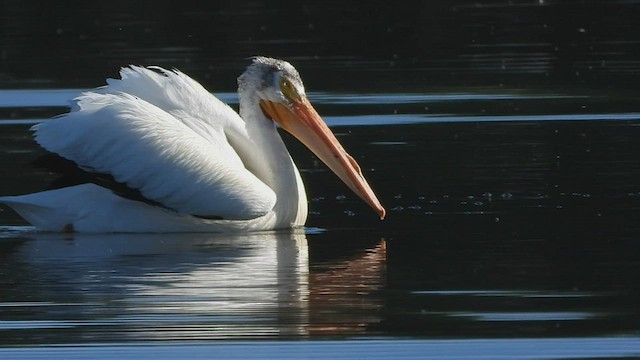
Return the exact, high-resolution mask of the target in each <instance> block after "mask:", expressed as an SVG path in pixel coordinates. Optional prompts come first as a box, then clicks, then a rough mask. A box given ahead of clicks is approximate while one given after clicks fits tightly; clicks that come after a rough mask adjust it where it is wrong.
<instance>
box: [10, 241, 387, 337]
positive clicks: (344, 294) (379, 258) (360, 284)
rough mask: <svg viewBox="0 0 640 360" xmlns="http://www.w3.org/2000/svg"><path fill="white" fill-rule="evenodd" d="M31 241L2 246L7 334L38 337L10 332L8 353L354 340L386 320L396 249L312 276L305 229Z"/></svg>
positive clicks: (358, 255) (357, 256)
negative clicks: (47, 344)
mask: <svg viewBox="0 0 640 360" xmlns="http://www.w3.org/2000/svg"><path fill="white" fill-rule="evenodd" d="M21 234H22V235H20V234H16V235H19V236H21V237H22V238H6V239H3V240H2V241H0V245H2V246H3V248H2V250H3V251H2V255H3V257H2V260H3V264H4V265H5V267H6V268H7V269H11V271H7V272H5V274H4V278H3V280H4V281H5V282H6V283H8V284H13V286H11V287H6V288H5V289H3V291H2V292H0V303H3V302H4V303H7V302H10V303H12V304H13V305H12V307H11V311H10V312H5V314H6V316H5V317H4V318H3V319H2V321H1V322H2V328H3V329H5V330H7V329H11V328H10V326H15V328H24V327H30V328H31V329H34V330H38V331H30V332H28V333H25V332H7V331H5V334H4V338H3V341H4V342H5V343H7V344H10V343H12V341H20V342H26V343H38V342H40V341H42V339H43V338H46V339H48V340H47V341H53V342H57V341H58V340H59V339H64V341H65V342H69V341H71V342H75V341H81V340H82V339H85V340H86V339H90V340H91V339H102V340H105V341H109V340H114V341H115V340H117V341H120V340H123V339H138V340H149V339H214V338H238V337H264V336H293V337H297V336H303V337H306V336H309V335H311V336H313V335H318V334H323V335H348V334H356V333H366V332H367V331H370V329H371V326H375V324H377V323H379V322H380V321H381V316H382V315H381V312H380V309H381V307H382V306H383V305H384V301H383V297H382V295H381V289H382V288H383V287H384V279H385V277H386V270H385V269H386V266H385V264H386V261H385V248H384V241H381V242H380V243H378V244H377V245H373V246H372V247H369V246H371V245H372V244H370V245H367V247H366V248H360V247H358V249H357V251H355V252H354V251H352V250H353V248H352V249H351V250H350V251H349V252H348V255H347V254H341V251H340V249H338V251H334V252H332V254H333V255H334V256H337V257H336V258H332V259H328V260H327V259H325V260H323V261H319V262H316V263H314V264H311V265H310V264H309V250H308V249H309V247H308V243H307V235H305V233H304V232H303V231H301V230H298V229H296V230H292V231H289V230H287V231H277V232H252V233H248V234H244V233H243V234H237V233H236V234H202V233H198V234H58V233H29V232H22V233H21ZM27 238H32V239H27ZM315 240H317V241H315V246H319V244H318V243H324V241H323V240H325V239H315ZM320 246H321V247H325V249H327V248H329V247H330V246H328V245H326V244H320ZM345 255H347V256H346V257H345ZM5 310H6V309H5ZM15 314H21V315H19V316H17V317H14V316H13V315H15ZM47 329H55V330H52V331H47ZM65 329H68V331H66V330H65Z"/></svg>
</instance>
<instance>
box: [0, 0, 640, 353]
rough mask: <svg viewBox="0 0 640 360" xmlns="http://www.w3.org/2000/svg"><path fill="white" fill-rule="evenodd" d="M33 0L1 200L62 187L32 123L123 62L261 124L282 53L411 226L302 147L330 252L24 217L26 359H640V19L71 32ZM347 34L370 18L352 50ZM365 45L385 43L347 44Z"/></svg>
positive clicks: (7, 83)
mask: <svg viewBox="0 0 640 360" xmlns="http://www.w3.org/2000/svg"><path fill="white" fill-rule="evenodd" d="M11 3H12V2H10V1H9V2H6V5H3V6H4V8H5V9H4V10H7V11H6V12H4V13H3V15H0V16H2V17H3V20H4V21H3V26H4V35H2V36H0V37H1V41H2V42H3V44H5V45H6V46H4V48H3V57H2V59H1V60H0V61H1V62H2V64H3V67H2V69H1V70H0V72H2V77H3V78H2V82H0V84H1V85H2V87H3V88H4V89H5V90H0V174H2V176H0V194H2V195H4V194H20V193H28V192H33V191H38V190H41V189H43V188H44V187H46V186H47V184H48V183H49V182H50V181H52V180H53V179H54V178H55V176H54V175H53V174H49V173H45V172H42V171H40V170H37V169H34V168H32V167H30V166H29V163H30V162H31V161H32V160H33V159H35V158H37V157H38V156H39V155H41V154H42V151H41V150H40V149H38V147H37V146H36V145H35V143H34V142H33V140H32V139H31V136H30V134H29V131H28V128H29V126H30V125H31V124H33V123H37V122H40V121H44V120H45V119H47V118H48V117H50V116H53V115H55V114H58V113H61V112H64V111H66V108H65V104H66V101H67V99H69V98H71V97H73V96H74V95H75V94H77V92H78V91H80V90H79V89H82V88H86V87H91V86H97V85H101V84H103V81H104V80H103V78H104V77H108V76H115V74H116V69H117V68H118V67H119V66H121V65H124V64H127V63H142V64H149V63H154V64H161V65H164V66H167V67H178V68H181V69H183V70H185V71H187V72H188V73H190V74H191V75H192V76H194V77H195V78H196V79H197V80H200V81H202V82H203V83H204V84H205V85H206V86H207V87H208V88H210V89H211V90H213V91H214V92H216V94H217V95H219V97H220V98H222V99H223V100H225V101H228V102H230V103H231V104H232V106H236V105H237V104H236V102H237V99H236V96H235V95H234V94H233V93H232V92H230V91H232V90H233V87H234V81H235V80H234V78H235V76H237V75H238V74H239V72H241V71H242V67H243V66H245V65H246V61H245V60H242V57H245V56H249V55H254V54H256V53H261V54H267V55H275V56H280V57H287V58H291V59H292V61H293V62H294V63H295V64H296V65H300V66H298V67H299V68H300V70H301V73H302V76H303V78H304V79H305V80H307V82H306V83H307V88H308V91H309V97H310V99H311V100H312V102H313V103H314V104H315V105H316V107H317V109H318V111H319V112H320V113H321V114H322V115H323V116H324V118H325V120H326V121H327V122H328V123H329V125H330V126H331V127H332V129H333V131H334V132H335V133H336V134H337V135H338V137H339V139H340V141H341V142H342V143H343V144H344V145H345V147H346V148H347V149H348V150H349V152H350V153H351V154H352V155H354V157H355V158H356V159H357V160H358V162H359V163H360V164H361V165H362V166H363V171H365V172H366V173H367V177H368V178H369V179H370V182H371V184H372V185H373V187H374V189H375V190H376V192H377V193H378V194H379V195H380V199H381V201H382V203H383V204H384V205H385V206H386V207H387V209H388V211H389V214H388V217H387V219H386V220H384V221H382V222H381V221H379V220H377V218H376V216H375V214H374V213H373V212H372V211H371V210H370V209H368V208H367V207H366V206H365V205H364V204H362V203H361V201H359V200H358V199H357V198H355V196H353V195H352V194H351V193H350V192H349V191H348V189H347V188H346V187H345V186H344V185H343V184H341V183H340V181H339V180H338V179H337V178H336V177H335V176H334V175H333V174H332V173H331V172H330V171H328V170H327V169H326V168H325V167H324V166H323V165H321V164H319V163H318V161H317V160H316V159H315V158H314V157H313V156H312V155H311V154H310V153H309V152H308V151H307V150H306V149H305V148H304V147H303V146H302V145H300V144H298V143H297V142H296V141H295V140H294V139H292V138H290V137H289V136H287V135H286V134H284V135H283V136H284V137H285V140H286V141H287V144H288V146H289V149H290V151H291V153H292V156H293V157H294V159H295V161H296V163H297V164H298V167H299V168H300V170H301V173H302V176H303V178H304V180H305V183H306V186H307V191H308V195H309V199H310V211H311V212H310V216H309V220H308V222H307V226H308V227H307V229H305V231H294V232H290V231H283V232H273V233H259V234H237V235H216V234H197V235H176V234H166V235H81V234H73V235H58V234H42V233H37V232H35V231H33V229H31V228H29V227H28V226H27V224H26V223H24V222H23V221H22V220H21V219H20V218H19V217H18V216H17V215H16V214H15V213H13V212H11V211H10V210H9V209H8V208H6V207H1V208H0V226H1V227H0V357H7V358H52V357H54V358H87V357H92V358H114V357H119V358H122V357H128V358H132V357H142V358H149V357H154V358H175V357H181V356H183V355H184V354H189V355H190V356H191V357H194V358H208V357H211V356H218V357H223V358H238V357H256V358H257V357H260V358H300V357H310V358H315V357H317V358H323V357H324V358H326V357H332V358H343V357H354V356H358V357H362V358H365V357H366V358H397V357H398V356H399V355H403V356H405V357H406V358H434V359H442V358H445V359H447V358H448V359H474V358H478V357H485V358H495V357H496V356H497V355H499V356H502V358H520V359H559V358H633V357H639V356H640V337H639V335H640V325H639V324H640V308H639V307H638V304H639V303H640V285H638V284H640V260H638V259H639V257H638V254H639V253H640V242H639V238H640V160H639V155H640V142H639V141H638V139H640V105H639V103H638V101H637V100H636V99H637V94H638V92H637V90H635V89H634V85H633V83H634V81H635V80H637V76H638V74H640V66H638V64H640V63H639V62H638V59H639V57H638V48H637V44H638V43H640V39H639V38H638V35H637V34H638V32H634V31H632V30H633V29H635V27H637V25H636V23H635V22H634V21H632V19H635V17H634V14H635V13H636V12H635V11H636V10H637V9H638V4H637V3H636V2H633V1H624V2H622V1H618V2H611V3H607V4H608V5H607V4H605V3H603V2H588V3H584V2H563V3H560V2H547V1H541V2H538V1H536V2H525V1H522V2H509V3H505V4H502V3H482V2H479V3H470V2H463V1H459V2H453V3H449V2H425V3H417V2H416V3H411V4H412V5H413V7H410V6H409V5H406V6H405V7H397V8H396V7H389V6H388V5H386V6H387V7H385V6H382V5H380V6H379V7H378V8H374V7H368V8H367V10H366V11H356V9H357V10H361V8H358V7H356V6H355V5H353V6H352V5H349V6H344V7H333V8H331V7H327V8H326V9H324V8H323V9H319V8H318V6H314V5H311V4H302V5H300V6H295V7H287V6H285V5H284V4H279V3H278V4H276V5H274V7H273V8H269V7H268V6H267V5H265V4H262V3H260V2H255V3H252V5H250V6H249V5H247V6H246V7H244V6H240V5H238V6H230V7H226V8H225V7H221V6H220V5H209V6H207V7H206V8H197V7H195V5H194V7H190V5H188V4H186V5H184V7H183V8H181V9H179V10H175V9H173V8H171V9H170V8H168V7H165V6H164V5H163V3H158V6H157V9H156V10H157V11H154V12H144V11H143V9H144V8H143V5H142V4H138V3H136V2H132V3H131V4H130V5H127V6H126V7H122V8H117V7H115V6H114V7H113V8H111V7H110V8H109V9H101V11H96V9H93V8H90V7H88V6H85V7H83V6H77V7H75V8H74V9H73V10H72V9H66V10H67V12H65V13H64V14H65V15H64V16H63V17H61V18H58V17H55V18H54V17H50V16H48V13H50V12H52V11H58V10H54V9H47V8H46V6H49V5H46V4H42V5H38V6H35V5H33V6H29V4H28V3H27V4H24V3H22V5H20V6H18V2H15V3H13V4H11ZM76 5H77V4H76ZM51 6H53V5H51ZM56 6H58V5H56ZM110 6H111V5H110ZM285 8H286V9H288V10H284V9H285ZM376 9H377V10H376ZM135 14H138V15H137V16H136V15H135ZM140 14H144V15H140ZM264 14H268V15H269V16H266V15H264ZM300 14H302V15H300ZM297 15H300V16H297ZM565 15H566V16H565ZM210 17H214V18H215V19H216V20H217V21H215V22H213V21H209V19H210ZM336 17H337V18H340V19H343V20H345V19H351V20H352V21H351V22H344V21H343V22H340V25H337V28H336V29H333V30H334V31H333V32H332V31H329V29H328V25H326V24H328V21H329V20H328V19H333V18H336ZM240 18H242V19H252V21H249V22H246V23H243V24H246V26H237V27H236V28H233V25H234V24H237V22H235V20H237V19H240ZM274 19H292V20H291V21H290V22H288V23H286V24H285V25H283V24H280V25H278V24H279V23H278V22H277V21H275V20H274ZM71 20H73V21H71ZM205 24H206V26H205ZM383 25H384V27H382V28H380V26H383ZM418 25H419V26H418ZM456 25H459V26H456ZM358 26H359V27H364V28H366V29H368V30H369V32H368V34H369V36H370V38H371V39H375V40H376V41H377V44H378V46H367V45H368V44H367V43H366V41H364V39H365V37H364V35H362V34H360V35H358V34H356V33H354V32H353V31H345V30H346V29H347V28H350V27H358ZM287 29H295V30H296V31H294V32H287V31H286V30H287ZM301 29H306V30H304V31H303V30H301ZM605 30H606V31H605ZM337 33H339V34H341V35H342V36H338V35H336V34H337ZM25 39H28V40H30V41H32V43H30V44H29V43H27V42H25V41H24V40H25ZM416 39H425V40H424V41H422V42H420V41H418V42H417V41H416ZM472 40H473V41H472ZM43 44H48V45H47V46H45V45H43ZM413 44H419V46H413ZM178 45H180V46H181V47H180V46H178ZM54 49H56V50H55V51H54ZM45 58H46V59H47V60H48V61H45V62H44V63H43V62H42V59H45ZM36 64H37V65H38V66H35V65H36ZM76 89H78V90H76ZM217 91H228V92H222V93H219V92H217ZM301 340H302V341H301Z"/></svg>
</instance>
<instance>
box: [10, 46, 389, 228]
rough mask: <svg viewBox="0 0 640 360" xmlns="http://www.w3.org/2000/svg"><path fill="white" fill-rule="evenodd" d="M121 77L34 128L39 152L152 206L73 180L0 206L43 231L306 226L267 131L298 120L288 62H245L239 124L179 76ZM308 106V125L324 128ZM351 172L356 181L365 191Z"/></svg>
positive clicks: (299, 188)
mask: <svg viewBox="0 0 640 360" xmlns="http://www.w3.org/2000/svg"><path fill="white" fill-rule="evenodd" d="M120 75H121V79H117V80H114V79H110V80H108V81H107V83H108V85H107V86H104V87H101V88H98V89H95V90H94V91H89V92H85V93H83V94H82V95H80V96H79V97H78V98H76V99H75V104H74V106H73V108H72V111H71V112H69V113H67V114H64V115H61V116H59V117H57V118H54V119H52V120H49V121H46V122H44V123H41V124H38V125H36V126H34V127H33V128H32V129H33V131H34V136H35V139H36V141H37V142H38V144H40V145H41V146H42V147H43V148H45V149H46V150H48V151H50V152H53V153H56V154H58V155H60V156H62V157H64V158H66V159H68V160H71V161H73V162H75V163H76V164H77V165H78V166H79V167H80V168H82V169H83V170H85V171H88V172H95V173H104V174H109V175H111V176H113V178H114V179H115V180H116V181H118V182H120V183H124V184H126V185H127V186H128V187H130V188H132V189H136V190H138V191H139V192H140V193H141V194H142V195H143V196H144V197H145V198H147V199H148V200H150V201H149V202H141V201H135V200H130V199H127V198H124V197H121V196H119V195H117V194H115V193H114V192H112V191H111V190H109V189H107V188H104V187H101V186H99V185H96V184H82V185H77V186H72V187H67V188H62V189H56V190H49V191H44V192H40V193H35V194H29V195H23V196H7V197H1V198H0V202H3V203H5V204H8V205H10V206H11V207H12V208H14V209H15V210H16V211H17V212H18V213H20V214H21V215H22V216H23V217H25V218H26V219H27V220H28V221H30V222H31V223H32V224H33V225H35V226H36V227H38V228H41V229H43V230H51V231H60V230H66V231H70V230H74V231H85V232H114V231H120V232H122V231H124V232H171V231H178V232H185V231H239V230H240V231H255V230H268V229H276V228H286V227H296V226H301V225H303V224H304V222H305V220H306V215H307V204H306V195H305V192H304V187H303V184H302V181H301V178H300V175H299V173H298V171H297V169H296V167H295V165H294V163H293V161H292V160H291V157H290V156H289V153H288V152H287V150H286V148H285V146H284V143H283V142H282V140H281V138H280V136H279V135H278V133H277V130H276V128H275V124H274V121H278V122H280V121H279V120H280V119H279V118H280V117H284V118H287V119H289V117H291V118H292V119H293V118H296V115H300V114H299V113H296V109H297V108H296V106H301V105H300V104H301V103H300V101H301V100H300V99H303V100H302V101H303V102H304V104H308V101H306V96H305V94H304V87H303V86H302V82H301V80H300V78H299V75H298V74H297V71H296V70H295V69H294V68H293V67H292V66H291V65H290V64H288V63H286V62H284V61H280V60H274V59H267V58H256V59H255V60H254V63H253V64H252V65H251V66H250V67H249V68H248V69H247V71H246V72H245V73H244V74H243V75H242V76H241V77H240V79H239V85H240V86H239V95H240V115H241V116H239V115H238V114H237V113H236V112H235V111H233V110H232V109H231V108H230V107H229V106H227V105H226V104H224V103H222V102H221V101H220V100H218V99H217V98H216V97H214V96H213V95H211V94H210V93H209V92H207V91H206V90H205V89H204V88H203V87H202V86H201V85H200V84H198V83H197V82H196V81H194V80H193V79H191V78H189V77H188V76H186V75H185V74H183V73H181V72H179V71H168V70H164V69H162V68H158V67H151V68H143V67H137V66H131V67H128V68H124V69H122V71H121V73H120ZM283 79H284V80H283ZM285 81H286V82H287V83H286V84H285V83H284V82H285ZM291 84H293V86H291ZM285 85H289V86H288V87H283V86H285ZM269 104H270V105H269ZM304 104H303V105H304ZM269 106H271V107H269ZM265 109H267V110H265ZM268 109H272V110H268ZM283 109H285V110H283ZM287 109H288V110H287ZM308 109H311V110H308ZM308 109H306V108H305V111H310V114H311V118H312V122H313V121H318V120H319V121H320V122H321V123H322V124H321V125H322V126H324V127H325V128H326V125H324V123H323V122H322V121H321V120H320V118H319V117H318V116H317V113H315V111H313V109H312V108H311V106H310V104H309V105H308ZM287 111H289V112H287ZM269 112H271V113H269ZM314 114H315V115H314ZM306 117H309V115H308V114H307V113H306V112H305V113H304V114H302V118H300V116H298V121H300V120H301V121H302V122H305V121H306V120H305V118H306ZM316 117H317V119H316ZM314 124H315V123H314ZM283 127H285V128H286V126H283ZM327 130H328V129H327ZM305 131H306V130H305ZM310 131H311V130H310ZM313 131H315V130H313ZM292 133H293V132H292ZM294 135H296V136H297V135H298V134H295V133H294ZM331 136H332V135H331ZM333 139H334V140H335V137H334V138H333ZM327 141H329V142H328V143H327V144H326V147H327V149H320V150H318V149H313V148H312V146H309V144H307V146H309V147H310V148H312V150H314V151H317V150H318V151H321V152H322V151H324V152H327V153H329V152H331V151H333V152H335V151H338V152H340V151H341V152H342V153H344V155H343V154H342V153H340V154H338V155H330V156H329V157H332V156H335V157H339V156H348V155H347V154H346V152H344V150H343V149H342V147H341V146H339V144H338V145H337V148H335V147H336V145H335V144H337V140H335V144H334V143H332V141H333V140H331V139H329V140H327ZM325 142H326V141H325ZM319 147H320V148H323V147H325V145H323V144H321V145H320V146H319ZM334 148H335V149H334ZM331 154H333V153H331ZM349 161H351V160H349ZM355 166H356V167H357V165H355ZM332 169H333V167H332ZM334 171H336V170H335V169H334ZM346 171H348V172H350V171H354V170H353V169H350V168H347V169H346ZM337 173H338V171H337ZM357 173H358V174H356V175H352V176H355V181H356V183H359V182H360V181H363V182H364V184H365V185H366V188H368V185H367V184H366V181H364V178H363V177H362V174H361V173H360V172H359V168H358V169H357ZM339 175H341V177H342V176H346V175H344V174H339ZM348 184H349V183H348ZM350 186H351V187H352V188H353V186H352V185H350ZM369 191H370V189H369ZM356 192H358V191H357V190H356ZM365 192H366V191H365ZM371 194H373V193H372V192H371ZM358 195H360V196H361V197H363V199H365V200H366V201H367V202H369V203H370V204H371V205H372V206H373V207H374V208H376V206H377V207H378V208H379V209H382V207H381V206H379V203H378V202H377V199H375V195H373V198H374V199H375V201H374V200H372V199H371V195H370V194H367V193H364V194H362V193H359V194H358ZM376 204H377V205H376ZM379 209H377V210H378V212H379V213H380V210H379ZM383 212H384V209H382V213H381V216H384V213H383ZM220 218H221V219H223V220H216V219H220Z"/></svg>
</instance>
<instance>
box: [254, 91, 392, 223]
mask: <svg viewBox="0 0 640 360" xmlns="http://www.w3.org/2000/svg"><path fill="white" fill-rule="evenodd" d="M260 108H262V111H263V112H264V113H265V114H266V115H267V116H269V117H270V118H271V119H273V120H274V121H276V122H277V123H278V124H280V126H281V127H282V128H283V129H285V130H286V131H288V132H289V133H290V134H291V135H293V136H295V137H296V138H297V139H298V140H300V141H301V142H302V143H303V144H304V145H305V146H306V147H308V148H309V150H311V151H313V153H314V154H316V156H317V157H319V158H320V160H322V161H323V162H324V163H325V164H327V166H328V167H329V168H330V169H331V170H332V171H333V172H334V173H335V174H336V175H338V177H339V178H340V179H341V180H342V181H343V182H344V183H345V184H347V186H348V187H349V188H350V189H351V190H353V192H354V193H356V194H357V195H358V196H359V197H360V198H361V199H362V200H364V201H365V202H366V203H367V204H369V206H371V207H372V208H373V209H374V210H375V211H376V212H377V213H378V215H380V219H384V217H385V215H386V211H385V210H384V208H383V207H382V205H380V201H378V198H377V197H376V195H375V194H374V193H373V190H371V187H370V186H369V184H368V183H367V180H365V179H364V176H363V175H362V171H361V170H360V166H358V163H357V162H356V161H355V160H354V158H352V157H351V156H350V155H349V154H347V152H346V151H345V150H344V148H343V147H342V145H340V142H338V139H336V137H335V135H333V133H332V132H331V130H329V127H328V126H327V124H325V122H324V121H323V120H322V118H321V117H320V115H318V113H317V112H316V110H315V109H314V108H313V106H311V103H310V102H309V100H307V98H306V97H304V96H302V97H300V98H299V99H296V100H294V101H293V109H289V107H287V106H285V105H283V104H281V103H275V102H271V101H267V100H261V101H260Z"/></svg>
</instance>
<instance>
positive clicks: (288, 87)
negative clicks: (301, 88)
mask: <svg viewBox="0 0 640 360" xmlns="http://www.w3.org/2000/svg"><path fill="white" fill-rule="evenodd" d="M280 91H282V94H283V95H284V96H286V97H287V99H289V100H300V94H298V90H296V88H295V86H293V84H292V83H291V81H289V80H288V79H287V78H285V77H282V78H280Z"/></svg>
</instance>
